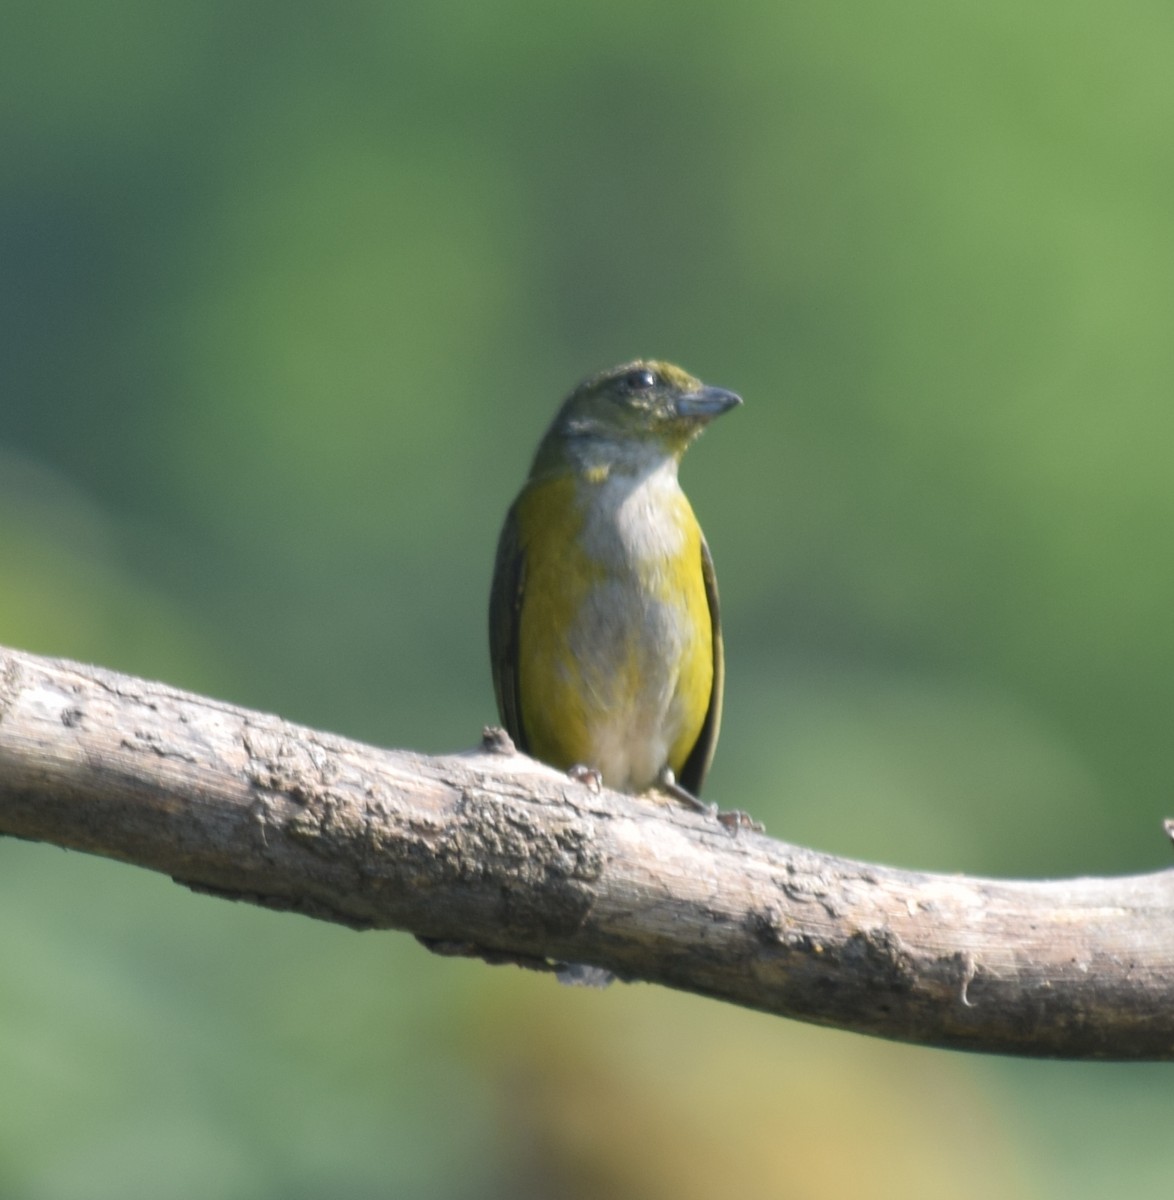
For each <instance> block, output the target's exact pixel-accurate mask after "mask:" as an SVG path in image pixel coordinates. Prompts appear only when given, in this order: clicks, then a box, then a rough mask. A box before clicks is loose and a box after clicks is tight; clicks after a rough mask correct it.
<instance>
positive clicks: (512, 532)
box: [489, 508, 529, 753]
mask: <svg viewBox="0 0 1174 1200" xmlns="http://www.w3.org/2000/svg"><path fill="white" fill-rule="evenodd" d="M525 559H526V556H525V554H524V553H523V551H522V545H521V541H520V539H519V537H518V518H517V514H516V513H515V512H514V510H513V509H512V508H511V509H510V511H509V512H508V513H507V514H506V519H505V524H504V525H503V526H502V530H501V537H500V538H499V539H498V542H497V560H496V561H495V563H494V566H493V587H492V588H491V590H490V593H489V658H490V662H491V663H492V665H493V691H494V694H495V695H496V696H497V711H498V715H499V716H500V717H501V721H502V724H503V725H504V726H505V728H506V732H507V733H508V734H509V735H510V737H511V738H513V739H514V745H515V746H517V748H518V749H519V750H521V751H523V752H524V753H528V749H529V748H528V746H527V742H526V731H525V730H524V729H523V728H522V698H521V695H520V693H519V691H518V627H519V624H520V621H521V614H522V589H523V586H524V583H525V576H526V561H525Z"/></svg>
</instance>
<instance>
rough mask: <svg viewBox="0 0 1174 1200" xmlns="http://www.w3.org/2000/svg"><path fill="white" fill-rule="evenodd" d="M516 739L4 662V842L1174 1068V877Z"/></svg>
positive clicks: (270, 897) (899, 1032)
mask: <svg viewBox="0 0 1174 1200" xmlns="http://www.w3.org/2000/svg"><path fill="white" fill-rule="evenodd" d="M504 745H505V752H502V748H501V745H498V749H497V751H496V752H495V751H494V749H493V743H492V739H490V741H489V742H487V744H486V746H484V747H483V748H482V749H481V750H480V751H478V752H473V753H469V754H457V755H447V756H442V757H435V758H430V757H426V756H424V755H418V754H409V753H404V752H400V751H391V750H379V749H374V748H372V747H369V746H364V745H361V744H359V743H357V742H352V741H348V740H346V739H344V738H340V737H335V736H333V735H331V734H326V733H320V732H316V731H314V730H310V729H304V728H301V727H299V726H295V725H291V724H289V723H287V722H285V721H283V720H281V719H280V718H278V717H274V716H267V715H264V714H261V713H256V712H250V711H247V710H245V709H240V708H236V707H234V706H232V705H229V704H223V703H220V702H218V701H215V700H209V699H205V698H203V697H200V696H194V695H190V694H188V693H185V692H180V691H177V690H176V689H174V688H169V687H165V686H163V685H161V684H157V683H148V682H145V681H144V680H140V679H134V678H131V677H129V676H125V675H117V674H115V673H113V672H110V671H104V670H100V669H98V668H96V667H87V666H81V665H79V664H76V663H70V662H64V661H59V660H51V659H43V658H37V657H34V656H33V655H29V654H24V653H19V652H15V651H6V650H2V649H0V833H6V834H11V835H14V836H17V837H22V838H31V839H34V840H38V841H48V842H53V843H55V844H57V845H59V846H65V847H69V848H72V849H76V850H85V851H89V852H90V853H93V854H102V855H105V856H107V857H110V858H117V859H121V860H123V861H125V862H131V863H135V864H137V865H139V866H143V867H150V868H151V869H153V870H156V871H162V872H164V873H166V874H168V875H170V876H172V877H173V878H174V879H175V880H177V881H178V882H181V883H184V884H186V885H188V886H189V887H193V888H195V889H197V890H200V891H207V892H213V893H216V894H218V895H223V896H226V897H231V898H233V899H238V900H248V901H251V902H253V903H257V904H263V905H267V906H269V907H272V908H278V909H287V910H291V911H294V912H300V913H303V914H305V915H307V916H312V917H318V918H321V919H324V920H330V921H337V922H340V923H342V924H344V925H349V926H352V927H354V928H360V929H369V928H379V929H404V930H409V931H411V932H412V933H414V934H416V935H417V936H419V937H420V938H421V939H422V940H424V941H425V944H427V945H429V946H431V947H432V948H433V949H437V950H439V951H441V952H445V953H468V954H479V955H481V956H483V957H486V958H488V959H489V960H490V961H502V960H508V961H514V962H519V963H522V964H523V965H530V966H553V965H556V964H562V963H588V964H595V965H597V966H599V967H603V968H606V969H608V970H610V971H612V972H614V973H616V974H617V975H619V976H620V977H622V978H625V979H643V980H648V981H651V982H655V983H661V984H665V985H667V986H669V987H675V988H681V989H684V990H686V991H692V992H698V993H700V994H702V995H707V996H712V997H715V998H718V999H721V1000H728V1001H731V1002H733V1003H735V1004H742V1005H746V1006H749V1007H752V1008H758V1009H762V1010H764V1011H766V1012H772V1013H778V1014H780V1015H783V1016H789V1017H797V1018H800V1019H802V1020H807V1021H814V1022H817V1023H819V1024H823V1025H834V1026H838V1027H840V1028H844V1029H853V1030H857V1031H859V1032H862V1033H871V1034H877V1035H880V1036H883V1037H889V1038H899V1039H903V1040H905V1041H910V1042H919V1043H923V1044H928V1045H936V1046H950V1047H955V1048H959V1049H970V1050H986V1051H997V1052H1001V1053H1012V1054H1032V1055H1051V1056H1060V1057H1066V1058H1116V1059H1170V1058H1174V872H1171V871H1163V872H1159V873H1156V874H1152V875H1139V876H1133V877H1128V878H1117V879H1073V880H1057V881H1052V882H1013V881H996V880H987V879H973V878H966V877H961V876H941V875H927V874H917V873H913V872H908V871H895V870H889V869H887V868H883V867H874V866H869V865H866V864H863V863H856V862H849V861H846V860H844V859H838V858H833V857H830V856H827V855H821V854H816V853H813V852H812V851H810V850H804V849H800V848H798V847H794V846H789V845H786V844H784V843H782V842H778V841H774V840H772V839H770V838H767V837H765V836H762V835H760V834H757V833H754V832H751V831H748V830H745V829H730V828H727V827H725V826H723V825H721V824H719V823H718V822H717V821H716V820H714V819H713V818H712V817H707V816H704V815H701V814H697V813H693V812H688V811H685V810H684V809H682V808H680V807H677V806H665V805H661V804H658V803H656V802H655V801H654V800H652V799H650V798H646V797H632V796H623V795H619V794H617V793H614V792H608V791H601V792H598V793H595V792H593V791H592V790H591V789H590V788H588V787H586V786H583V785H582V784H579V783H576V782H573V781H572V780H570V779H568V778H567V777H565V776H563V775H561V774H559V773H557V772H555V771H552V770H550V769H549V768H546V767H543V766H541V765H539V764H537V763H534V762H532V761H531V760H530V759H527V758H524V757H523V756H521V755H516V754H513V753H510V752H509V747H508V741H506V742H505V743H504Z"/></svg>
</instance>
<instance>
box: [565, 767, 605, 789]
mask: <svg viewBox="0 0 1174 1200" xmlns="http://www.w3.org/2000/svg"><path fill="white" fill-rule="evenodd" d="M567 774H568V775H569V776H570V777H571V778H572V779H573V780H574V781H575V782H576V783H581V784H582V785H583V786H584V787H585V788H587V789H588V791H590V792H592V793H593V794H594V795H596V796H598V795H599V792H600V789H601V788H602V787H603V776H602V775H601V774H600V773H599V772H598V771H597V770H596V769H595V768H594V767H589V766H587V765H585V764H584V763H576V764H575V765H574V766H573V767H571V769H570V770H569V771H568V772H567Z"/></svg>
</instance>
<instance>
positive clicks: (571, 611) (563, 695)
mask: <svg viewBox="0 0 1174 1200" xmlns="http://www.w3.org/2000/svg"><path fill="white" fill-rule="evenodd" d="M741 403H742V398H741V397H740V396H738V395H737V394H735V393H734V392H731V391H727V390H725V389H724V388H718V387H710V386H707V385H705V384H703V383H702V382H701V381H700V380H698V379H695V378H694V377H693V376H692V375H689V374H687V373H686V372H685V371H683V370H682V369H681V368H680V367H677V366H674V365H672V364H671V363H667V362H660V361H656V360H645V359H640V360H637V361H635V362H629V363H625V364H623V365H621V366H617V367H613V368H612V369H610V370H607V371H603V372H601V373H599V374H597V375H593V376H591V377H590V378H588V379H586V380H584V381H583V382H582V383H580V384H579V385H578V387H576V388H575V389H574V390H573V391H572V392H571V393H570V395H569V396H568V397H567V398H566V400H565V401H564V402H563V403H562V405H561V406H560V408H559V409H558V412H557V413H556V415H555V417H554V420H553V421H552V422H551V424H550V427H549V428H548V429H547V431H546V433H545V435H544V436H543V438H542V440H541V441H540V442H539V444H538V449H537V452H536V453H535V455H534V459H533V464H532V466H531V468H530V473H529V476H528V478H527V479H526V482H525V484H524V485H523V487H522V489H521V491H520V492H519V493H518V495H517V497H516V499H515V500H514V502H513V504H512V505H511V506H510V508H509V511H508V513H507V514H506V518H505V522H504V525H503V526H502V530H501V535H500V537H499V539H498V546H497V555H496V559H495V562H494V570H493V583H492V587H491V591H490V601H489V644H490V658H491V665H492V670H493V684H494V693H495V696H496V699H497V708H498V713H499V715H500V718H501V721H502V724H503V725H504V726H505V728H506V731H507V732H508V733H509V735H510V737H511V738H512V740H513V742H514V744H515V746H516V747H517V748H518V749H519V750H521V751H523V752H524V753H527V754H529V755H531V756H532V757H534V758H537V759H539V760H541V761H543V762H545V763H548V764H549V765H551V766H553V767H556V768H559V769H561V770H566V771H571V772H572V774H575V775H577V776H578V777H580V778H586V779H587V781H589V782H593V783H594V785H595V786H596V787H598V785H599V784H600V783H602V784H603V785H604V786H606V787H608V788H611V789H614V790H616V791H621V792H630V793H641V792H646V791H650V790H653V789H657V790H660V791H664V792H668V793H669V794H671V795H672V796H674V797H676V798H677V799H678V800H682V801H684V802H686V803H690V804H691V805H692V806H694V807H697V808H699V809H702V810H704V809H705V807H706V806H704V805H702V804H701V802H700V801H699V800H698V799H697V797H699V796H700V793H701V788H702V785H703V783H704V781H705V777H706V774H707V772H708V770H709V766H710V763H711V762H712V760H713V753H714V748H715V746H716V744H717V737H718V729H719V726H720V724H721V712H722V689H723V684H724V676H725V668H724V655H723V649H722V636H721V624H720V618H719V610H718V591H717V579H716V577H715V575H714V569H713V559H712V557H711V555H710V552H709V547H708V545H707V544H706V541H705V537H704V535H703V534H702V532H701V527H700V525H699V524H698V522H697V518H696V516H695V515H694V513H693V509H692V507H691V506H690V504H689V501H688V500H687V499H686V497H685V493H684V492H683V491H682V490H681V486H680V483H679V481H678V477H677V472H678V467H679V465H680V461H681V457H682V455H683V454H684V453H685V450H686V449H687V448H688V446H689V445H690V443H691V442H693V440H694V439H695V438H696V437H697V436H698V434H700V433H701V431H702V430H703V429H704V428H705V427H706V426H707V425H708V424H709V422H710V421H712V420H713V419H714V418H715V417H718V416H720V415H721V414H722V413H725V412H728V411H729V410H730V409H732V408H735V407H737V406H738V405H740V404H741Z"/></svg>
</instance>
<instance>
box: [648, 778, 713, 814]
mask: <svg viewBox="0 0 1174 1200" xmlns="http://www.w3.org/2000/svg"><path fill="white" fill-rule="evenodd" d="M656 786H657V788H659V790H660V791H662V792H664V793H665V794H666V795H668V796H672V798H673V799H674V800H679V801H680V802H681V803H682V804H683V805H685V807H686V808H691V809H692V810H693V811H694V812H699V813H704V814H705V815H706V816H707V817H711V816H716V815H717V805H716V804H706V803H705V802H704V801H703V800H698V799H697V797H696V796H694V795H693V793H692V792H691V791H689V789H688V788H684V787H682V786H681V785H680V784H679V783H678V782H677V777H676V775H674V774H673V769H672V767H661V769H660V774H659V775H657V777H656Z"/></svg>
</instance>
